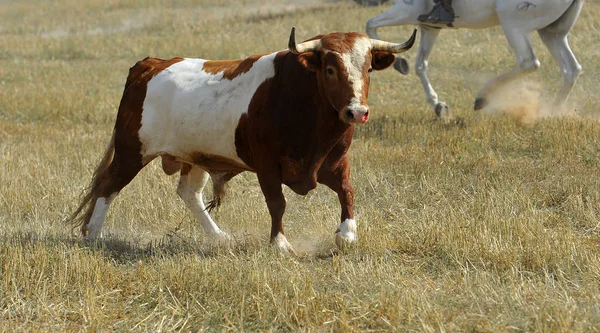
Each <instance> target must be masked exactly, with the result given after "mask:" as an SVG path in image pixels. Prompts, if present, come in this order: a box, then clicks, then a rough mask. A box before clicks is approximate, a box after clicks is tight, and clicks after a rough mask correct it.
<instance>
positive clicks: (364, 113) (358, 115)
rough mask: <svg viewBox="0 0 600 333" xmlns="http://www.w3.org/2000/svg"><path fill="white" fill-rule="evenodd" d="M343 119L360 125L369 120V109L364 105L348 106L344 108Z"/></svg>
mask: <svg viewBox="0 0 600 333" xmlns="http://www.w3.org/2000/svg"><path fill="white" fill-rule="evenodd" d="M345 117H346V120H347V121H348V122H352V123H359V124H362V123H364V122H366V121H367V120H368V119H369V108H368V107H366V106H364V105H350V106H349V107H347V108H346V112H345Z"/></svg>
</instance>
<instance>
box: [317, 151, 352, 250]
mask: <svg viewBox="0 0 600 333" xmlns="http://www.w3.org/2000/svg"><path fill="white" fill-rule="evenodd" d="M318 181H319V183H321V184H324V185H327V186H328V187H329V188H331V189H332V190H333V191H335V193H337V195H338V199H339V200H340V206H341V208H342V215H341V223H340V226H339V227H338V229H337V230H336V232H335V244H336V245H337V247H338V248H339V249H340V250H343V249H345V248H347V247H348V246H349V245H351V244H352V243H354V242H355V241H356V230H357V228H356V220H355V219H354V189H352V185H351V184H350V162H349V161H348V157H346V156H344V157H343V158H342V159H341V161H340V162H339V164H338V165H337V167H336V168H335V169H325V168H323V169H321V170H320V172H319V178H318Z"/></svg>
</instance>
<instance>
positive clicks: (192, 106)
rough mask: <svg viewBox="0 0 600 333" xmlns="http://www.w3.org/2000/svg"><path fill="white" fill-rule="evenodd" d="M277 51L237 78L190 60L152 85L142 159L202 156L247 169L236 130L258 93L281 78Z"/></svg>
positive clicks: (146, 104) (142, 131)
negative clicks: (163, 155)
mask: <svg viewBox="0 0 600 333" xmlns="http://www.w3.org/2000/svg"><path fill="white" fill-rule="evenodd" d="M276 54H277V53H272V54H269V55H265V56H262V57H260V58H259V59H258V60H257V61H256V62H255V63H254V64H253V65H252V68H251V69H250V70H249V71H247V72H245V73H242V74H240V75H238V76H236V77H235V78H233V80H229V79H225V78H223V72H220V73H217V74H211V73H207V72H205V71H204V70H203V69H202V67H203V65H204V63H205V62H206V61H207V60H204V59H190V58H186V59H184V60H182V61H180V62H177V63H175V64H173V65H172V66H170V67H169V68H167V69H165V70H163V71H162V72H160V73H159V74H157V75H156V76H155V77H154V78H152V79H151V80H150V81H149V82H148V88H147V92H146V98H145V100H144V104H143V112H142V124H141V128H140V131H139V138H140V141H141V142H142V156H155V155H158V154H161V153H169V154H171V155H174V156H176V157H177V158H179V159H182V158H185V157H186V156H187V154H189V153H194V152H201V153H204V154H212V155H217V156H221V157H225V158H228V159H231V160H233V161H236V162H238V163H239V164H241V165H244V166H245V165H246V164H245V163H244V162H243V161H242V160H241V159H240V158H239V157H238V155H237V153H236V149H235V142H234V138H235V129H236V127H237V125H238V121H239V119H240V116H241V115H242V114H244V113H246V112H248V106H249V104H250V100H251V99H252V97H253V96H254V93H255V92H256V89H257V88H258V87H259V86H260V85H261V84H262V83H263V82H264V81H265V80H267V79H269V78H271V77H273V76H274V75H275V66H274V63H273V61H274V59H275V55H276Z"/></svg>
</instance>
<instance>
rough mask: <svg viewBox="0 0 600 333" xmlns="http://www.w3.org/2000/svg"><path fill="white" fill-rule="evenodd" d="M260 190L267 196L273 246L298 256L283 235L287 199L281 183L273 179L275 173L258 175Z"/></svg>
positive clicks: (280, 250)
mask: <svg viewBox="0 0 600 333" xmlns="http://www.w3.org/2000/svg"><path fill="white" fill-rule="evenodd" d="M258 182H259V184H260V188H261V190H262V192H263V195H264V196H265V201H266V202H267V208H268V209H269V214H271V244H272V245H273V246H274V247H275V249H277V250H278V251H279V252H282V253H293V254H296V251H294V248H293V247H292V245H291V244H290V243H289V242H288V240H287V238H286V237H285V234H284V233H283V222H282V220H283V213H284V212H285V197H284V196H283V191H282V189H281V181H279V180H278V179H273V173H266V176H264V175H260V174H259V175H258Z"/></svg>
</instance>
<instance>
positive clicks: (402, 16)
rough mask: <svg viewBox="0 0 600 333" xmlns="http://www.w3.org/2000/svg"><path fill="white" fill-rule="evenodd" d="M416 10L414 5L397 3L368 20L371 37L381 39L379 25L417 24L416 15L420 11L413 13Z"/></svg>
mask: <svg viewBox="0 0 600 333" xmlns="http://www.w3.org/2000/svg"><path fill="white" fill-rule="evenodd" d="M414 10H415V8H414V6H409V5H407V4H405V3H403V2H399V3H396V4H395V5H394V6H393V7H392V8H390V9H388V10H386V11H385V12H383V13H381V14H379V15H377V16H375V17H373V18H371V19H370V20H368V21H367V28H366V30H367V35H368V36H369V37H370V38H374V39H379V36H378V35H377V28H379V27H385V26H391V25H402V24H413V23H414V24H416V23H417V22H416V17H417V16H418V15H419V14H420V13H417V12H416V11H415V13H413V11H414ZM417 10H418V8H417ZM412 21H415V22H412Z"/></svg>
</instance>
